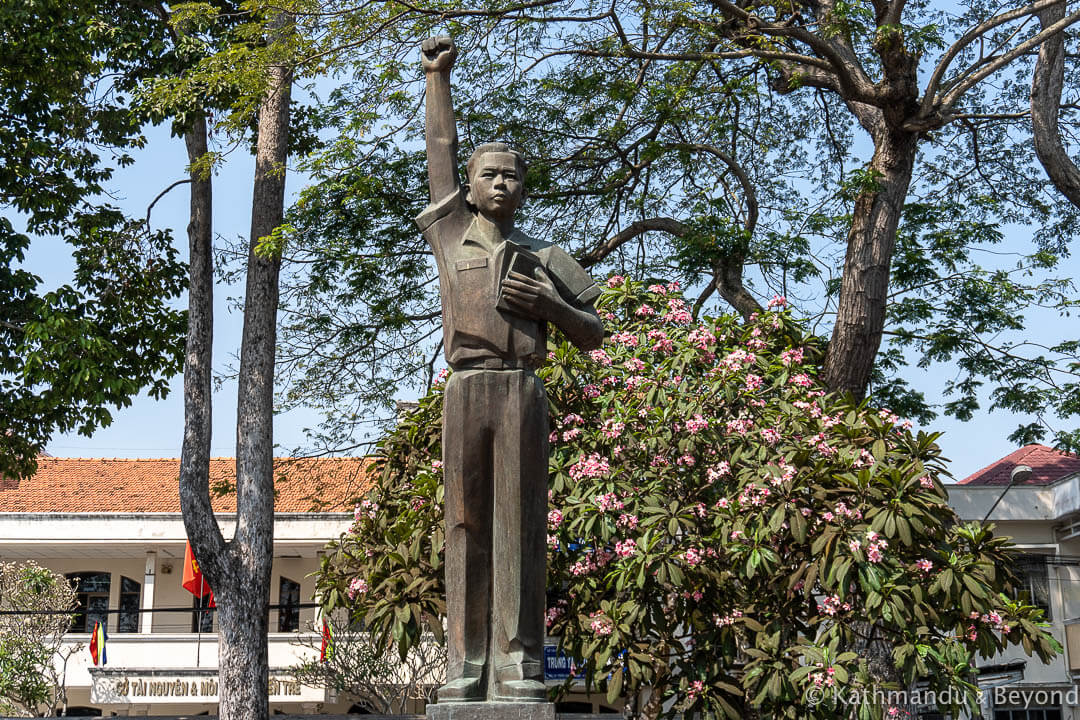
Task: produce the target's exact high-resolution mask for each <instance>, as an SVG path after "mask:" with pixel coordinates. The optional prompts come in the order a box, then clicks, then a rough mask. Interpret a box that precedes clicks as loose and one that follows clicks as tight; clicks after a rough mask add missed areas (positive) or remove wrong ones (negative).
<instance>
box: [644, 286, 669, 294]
mask: <svg viewBox="0 0 1080 720" xmlns="http://www.w3.org/2000/svg"><path fill="white" fill-rule="evenodd" d="M648 291H649V292H651V293H656V294H657V295H667V288H666V287H664V286H663V285H650V286H649V287H648Z"/></svg>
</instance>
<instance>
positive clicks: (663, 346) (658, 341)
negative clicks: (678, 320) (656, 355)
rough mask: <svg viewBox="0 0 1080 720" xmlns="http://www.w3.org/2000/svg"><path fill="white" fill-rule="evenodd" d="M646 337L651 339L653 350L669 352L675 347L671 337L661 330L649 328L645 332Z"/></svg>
mask: <svg viewBox="0 0 1080 720" xmlns="http://www.w3.org/2000/svg"><path fill="white" fill-rule="evenodd" d="M646 337H648V338H649V340H652V341H653V345H652V350H653V351H654V352H662V353H670V352H671V351H672V350H674V349H675V348H674V346H673V345H672V344H671V339H670V338H668V336H667V333H666V332H664V331H663V330H659V329H655V330H650V331H649V332H648V333H646Z"/></svg>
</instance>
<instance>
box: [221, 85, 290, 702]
mask: <svg viewBox="0 0 1080 720" xmlns="http://www.w3.org/2000/svg"><path fill="white" fill-rule="evenodd" d="M268 72H269V89H268V91H267V94H266V97H265V98H264V99H263V102H262V104H261V106H260V107H259V130H258V132H259V135H258V142H257V146H256V156H255V183H254V195H253V198H252V207H251V240H250V247H249V251H248V272H247V291H246V295H245V300H244V333H243V341H242V345H241V349H240V376H239V391H238V392H239V394H238V400H237V418H236V506H237V507H236V509H237V526H236V536H235V538H234V540H233V542H232V548H231V549H232V551H233V553H234V557H235V560H236V563H235V566H234V567H233V568H232V569H233V571H234V572H233V573H232V574H231V577H229V578H227V580H226V582H225V583H224V584H223V586H222V589H221V602H220V610H219V637H220V645H219V653H218V662H219V668H220V669H219V675H220V681H221V685H220V687H221V702H220V715H221V718H222V720H241V719H243V720H252V719H254V720H262V719H264V718H267V717H268V714H269V706H268V703H267V694H266V687H267V682H268V679H269V668H268V664H267V644H266V639H267V638H266V635H267V631H268V622H269V619H268V618H269V612H270V608H269V605H270V568H271V561H272V557H273V534H274V440H273V421H274V353H275V349H276V342H277V306H278V273H279V270H280V266H281V260H280V255H279V254H278V253H277V252H271V253H269V254H268V253H266V252H257V248H258V246H259V244H260V241H262V240H264V239H265V238H266V237H267V236H269V235H270V234H271V233H272V232H273V231H274V229H275V228H277V227H278V226H279V225H281V222H282V220H283V217H284V207H285V160H286V156H287V146H288V128H289V101H290V91H291V83H292V73H291V71H290V69H289V68H288V67H287V66H284V65H275V66H271V67H270V68H269V71H268Z"/></svg>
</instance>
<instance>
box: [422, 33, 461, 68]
mask: <svg viewBox="0 0 1080 720" xmlns="http://www.w3.org/2000/svg"><path fill="white" fill-rule="evenodd" d="M455 58H457V46H456V45H454V41H453V40H452V39H451V38H450V36H449V35H437V36H435V37H429V38H428V39H427V40H424V42H422V43H421V44H420V63H421V64H422V65H423V66H424V72H445V71H448V70H449V69H450V68H451V67H453V66H454V59H455Z"/></svg>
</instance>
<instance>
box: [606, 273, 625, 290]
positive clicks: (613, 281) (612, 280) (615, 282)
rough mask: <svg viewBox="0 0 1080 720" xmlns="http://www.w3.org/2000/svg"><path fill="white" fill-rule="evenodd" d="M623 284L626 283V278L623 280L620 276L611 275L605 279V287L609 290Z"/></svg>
mask: <svg viewBox="0 0 1080 720" xmlns="http://www.w3.org/2000/svg"><path fill="white" fill-rule="evenodd" d="M624 282H626V278H624V277H623V276H622V275H612V276H611V277H609V278H608V279H607V286H608V287H609V288H617V287H619V286H620V285H622V284H623V283H624Z"/></svg>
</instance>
